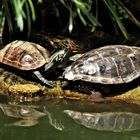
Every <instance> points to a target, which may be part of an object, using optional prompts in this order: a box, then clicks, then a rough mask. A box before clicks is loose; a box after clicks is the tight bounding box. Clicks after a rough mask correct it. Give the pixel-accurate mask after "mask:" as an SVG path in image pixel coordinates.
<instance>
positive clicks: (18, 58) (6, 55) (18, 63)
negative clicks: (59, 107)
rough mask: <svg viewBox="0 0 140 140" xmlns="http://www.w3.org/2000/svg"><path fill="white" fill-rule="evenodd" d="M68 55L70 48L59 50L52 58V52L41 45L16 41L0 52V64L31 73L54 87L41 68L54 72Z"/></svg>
mask: <svg viewBox="0 0 140 140" xmlns="http://www.w3.org/2000/svg"><path fill="white" fill-rule="evenodd" d="M68 55H69V49H68V48H63V49H61V50H58V51H57V52H55V53H54V54H53V55H52V56H51V54H50V52H49V51H48V50H47V49H45V48H43V47H42V46H41V45H39V44H36V43H33V42H28V41H23V40H15V41H13V42H11V43H9V44H7V45H6V46H5V47H4V48H2V49H1V50H0V63H1V64H6V65H8V66H11V67H14V68H16V69H18V70H22V71H31V73H33V74H34V75H35V76H36V77H37V78H38V79H39V80H40V81H41V82H43V83H44V84H46V85H48V86H50V87H54V86H55V83H54V82H52V81H48V80H47V79H46V78H44V77H43V75H42V74H41V72H40V70H39V68H41V67H43V69H44V70H43V71H45V72H47V71H52V70H54V69H55V68H56V67H57V66H59V64H61V63H63V61H65V60H66V59H67V57H68Z"/></svg>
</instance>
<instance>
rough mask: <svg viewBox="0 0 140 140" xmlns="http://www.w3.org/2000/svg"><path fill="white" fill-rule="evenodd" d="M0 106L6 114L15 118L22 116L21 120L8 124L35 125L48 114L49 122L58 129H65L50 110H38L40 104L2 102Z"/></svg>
mask: <svg viewBox="0 0 140 140" xmlns="http://www.w3.org/2000/svg"><path fill="white" fill-rule="evenodd" d="M0 108H1V110H2V111H3V113H4V114H5V115H6V116H9V117H14V118H21V120H19V121H16V122H14V123H12V124H7V126H24V127H29V126H34V125H36V124H38V123H39V122H38V120H39V119H40V118H42V117H44V116H46V115H47V116H48V119H49V123H50V125H52V126H53V127H54V128H56V129H58V130H62V129H63V125H62V124H61V123H59V122H57V121H56V119H54V120H53V118H52V115H51V113H50V112H48V111H47V110H45V111H44V112H40V111H39V110H38V106H33V105H32V106H31V105H30V106H29V105H15V104H14V105H13V104H0Z"/></svg>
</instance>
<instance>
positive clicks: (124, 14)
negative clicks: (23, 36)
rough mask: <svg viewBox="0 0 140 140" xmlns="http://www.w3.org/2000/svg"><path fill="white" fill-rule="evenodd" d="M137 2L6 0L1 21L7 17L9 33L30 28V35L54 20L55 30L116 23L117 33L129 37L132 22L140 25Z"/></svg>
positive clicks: (105, 0)
mask: <svg viewBox="0 0 140 140" xmlns="http://www.w3.org/2000/svg"><path fill="white" fill-rule="evenodd" d="M134 2H136V0H131V1H129V0H124V1H122V0H34V1H33V0H2V1H1V13H0V23H1V25H4V20H5V22H6V23H7V28H8V33H9V34H13V32H15V30H18V31H19V32H23V31H24V30H26V31H27V36H28V37H29V36H30V35H31V32H32V29H33V27H35V26H36V28H39V29H41V30H46V25H51V24H54V26H53V27H54V30H55V29H56V30H57V31H58V30H59V32H60V31H62V29H65V32H67V33H75V32H78V31H79V30H78V29H79V27H78V26H79V23H80V28H84V30H86V31H88V32H94V31H95V30H96V29H99V28H101V29H103V28H104V26H106V25H107V26H106V28H108V27H113V29H114V32H115V33H116V34H117V33H119V34H122V35H123V36H124V37H125V38H126V39H128V38H129V33H128V30H129V29H128V28H129V27H128V26H127V24H128V23H129V24H130V26H131V24H132V23H133V24H134V26H135V27H137V28H140V22H139V21H138V20H137V18H136V16H135V15H134V14H133V12H131V10H133V9H134V8H132V7H133V5H134ZM56 21H57V22H56ZM126 23H127V24H126ZM56 26H58V27H56ZM49 27H50V26H48V27H47V28H49ZM53 27H52V28H53ZM58 28H59V29H58ZM106 30H112V28H111V29H106ZM47 31H49V29H47ZM80 31H81V29H80Z"/></svg>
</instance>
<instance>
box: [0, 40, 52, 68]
mask: <svg viewBox="0 0 140 140" xmlns="http://www.w3.org/2000/svg"><path fill="white" fill-rule="evenodd" d="M49 57H50V54H49V52H48V51H47V50H46V49H44V48H43V47H42V46H40V45H38V44H35V43H32V42H28V41H21V40H16V41H13V42H11V43H9V44H7V45H6V46H5V47H4V48H3V49H1V50H0V63H3V64H7V65H9V66H12V67H15V68H18V69H21V70H33V69H37V68H39V67H41V66H43V65H44V64H45V63H47V62H48V60H49Z"/></svg>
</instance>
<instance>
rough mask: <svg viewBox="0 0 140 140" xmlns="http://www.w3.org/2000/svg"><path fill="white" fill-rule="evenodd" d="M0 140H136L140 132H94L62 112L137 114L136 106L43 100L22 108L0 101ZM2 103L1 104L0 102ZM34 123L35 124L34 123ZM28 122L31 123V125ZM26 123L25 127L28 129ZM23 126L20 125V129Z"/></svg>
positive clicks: (21, 106)
mask: <svg viewBox="0 0 140 140" xmlns="http://www.w3.org/2000/svg"><path fill="white" fill-rule="evenodd" d="M0 101H1V104H0V107H1V110H0V139H4V140H13V139H14V140H19V139H20V140H25V139H26V140H31V139H33V140H56V139H57V140H66V139H67V140H76V139H79V140H85V139H86V140H91V139H95V140H96V139H98V140H118V139H119V140H139V139H140V130H136V131H130V132H111V131H97V130H94V129H89V128H86V127H84V126H82V125H80V124H77V123H75V121H74V120H73V119H71V118H70V117H68V116H67V115H66V114H65V113H64V112H63V111H64V110H68V109H69V110H76V111H81V112H85V111H86V112H94V113H95V112H111V111H124V112H126V111H127V112H133V113H140V109H139V106H136V105H128V104H125V105H124V104H94V103H85V102H83V101H68V100H55V101H54V100H50V101H47V100H43V101H40V102H38V103H28V104H27V103H26V104H25V103H24V105H23V104H21V105H17V104H15V103H14V104H13V103H11V102H10V103H9V101H8V100H7V99H6V98H4V99H3V100H2V98H1V100H0ZM2 101H3V102H2ZM34 120H35V122H38V123H35V124H34V123H33V122H34ZM30 121H31V122H32V123H31V125H32V126H29V125H30V124H28V123H30ZM27 124H28V126H27ZM21 125H22V126H21Z"/></svg>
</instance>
